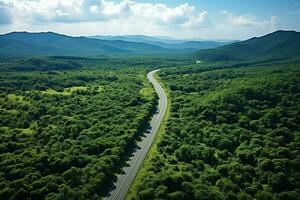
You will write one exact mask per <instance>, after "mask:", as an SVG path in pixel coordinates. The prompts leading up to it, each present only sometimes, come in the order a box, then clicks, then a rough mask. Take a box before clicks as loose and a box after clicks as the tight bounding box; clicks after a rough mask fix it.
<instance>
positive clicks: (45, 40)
mask: <svg viewBox="0 0 300 200" xmlns="http://www.w3.org/2000/svg"><path fill="white" fill-rule="evenodd" d="M163 52H167V50H166V49H164V48H162V47H159V46H155V45H152V44H146V43H141V42H127V41H122V40H114V41H108V40H99V39H92V38H86V37H70V36H66V35H60V34H57V33H52V32H43V33H28V32H12V33H8V34H4V35H0V55H10V56H26V55H80V56H82V55H91V56H92V55H105V54H124V53H128V54H130V53H135V54H145V53H163Z"/></svg>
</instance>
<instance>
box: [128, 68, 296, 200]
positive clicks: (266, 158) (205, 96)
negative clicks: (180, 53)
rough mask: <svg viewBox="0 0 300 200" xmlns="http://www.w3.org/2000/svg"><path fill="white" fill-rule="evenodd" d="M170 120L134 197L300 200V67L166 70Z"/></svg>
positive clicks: (132, 192) (164, 79) (148, 199)
mask: <svg viewBox="0 0 300 200" xmlns="http://www.w3.org/2000/svg"><path fill="white" fill-rule="evenodd" d="M159 77H160V79H161V81H162V82H163V84H164V85H165V88H166V89H167V90H169V99H170V101H171V105H170V110H169V118H168V121H167V123H166V126H165V128H164V130H163V132H162V135H161V136H160V137H159V139H158V141H157V144H156V149H157V151H153V152H152V154H151V156H150V157H149V158H148V160H146V162H145V163H144V165H143V169H141V172H140V175H139V176H138V178H137V180H136V183H135V184H134V188H132V189H131V190H130V195H128V199H139V200H152V199H172V200H175V199H176V200H182V199H189V200H192V199H197V200H252V199H256V200H296V199H300V168H299V166H300V124H299V122H300V79H299V77H300V65H299V63H298V62H295V63H293V62H286V63H280V62H278V63H275V62H265V63H262V64H238V65H237V64H228V63H227V64H226V63H210V64H198V65H191V66H182V67H175V68H168V69H163V70H161V71H160V72H159Z"/></svg>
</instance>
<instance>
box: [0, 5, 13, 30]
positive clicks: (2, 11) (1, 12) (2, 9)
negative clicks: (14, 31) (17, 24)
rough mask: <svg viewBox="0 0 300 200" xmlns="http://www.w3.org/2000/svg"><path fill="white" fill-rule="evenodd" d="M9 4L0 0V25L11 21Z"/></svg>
mask: <svg viewBox="0 0 300 200" xmlns="http://www.w3.org/2000/svg"><path fill="white" fill-rule="evenodd" d="M9 6H10V5H9V4H6V3H5V2H1V1H0V25H1V24H2V25H4V24H10V23H11V13H10V8H9Z"/></svg>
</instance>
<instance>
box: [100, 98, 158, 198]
mask: <svg viewBox="0 0 300 200" xmlns="http://www.w3.org/2000/svg"><path fill="white" fill-rule="evenodd" d="M156 113H158V109H157V104H156V105H155V106H154V107H153V108H152V110H151V111H150V113H149V119H148V121H147V122H145V123H143V124H141V126H140V127H139V129H138V131H137V134H136V135H135V136H134V137H133V139H132V141H131V142H130V143H129V144H128V145H127V147H126V148H125V149H126V151H125V152H124V153H123V155H122V157H121V159H120V162H119V163H118V165H116V167H115V169H114V172H115V174H125V172H124V171H123V168H124V167H128V166H129V164H128V161H129V160H130V158H131V157H132V156H133V154H134V153H135V152H136V151H137V150H138V149H141V148H140V147H139V146H138V145H137V143H138V142H140V141H142V139H143V138H145V137H146V136H147V135H149V134H150V132H151V128H152V127H151V125H150V123H149V122H150V120H151V119H152V117H153V115H154V114H156ZM115 174H111V175H110V176H109V177H106V180H105V182H106V183H105V184H104V186H105V187H103V188H102V189H101V191H100V192H101V193H102V195H103V196H106V197H108V196H110V192H111V191H112V190H114V189H115V188H116V186H115V184H114V183H115V182H116V181H117V178H118V177H117V176H118V175H115Z"/></svg>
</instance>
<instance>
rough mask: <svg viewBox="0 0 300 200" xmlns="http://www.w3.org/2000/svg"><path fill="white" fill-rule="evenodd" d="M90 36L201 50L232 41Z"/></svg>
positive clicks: (178, 48)
mask: <svg viewBox="0 0 300 200" xmlns="http://www.w3.org/2000/svg"><path fill="white" fill-rule="evenodd" d="M90 38H94V39H101V40H110V41H114V40H123V41H127V42H142V43H147V44H152V45H156V46H160V47H163V48H166V49H176V50H186V49H189V50H194V51H196V50H200V49H211V48H216V47H220V46H223V45H226V44H229V43H231V41H227V42H217V41H198V40H179V39H173V38H162V37H152V36H144V35H124V36H100V35H99V36H92V37H90Z"/></svg>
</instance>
